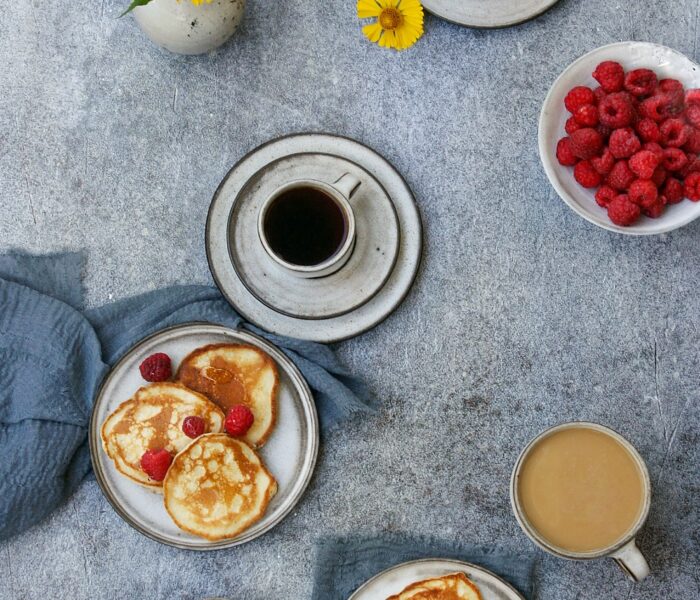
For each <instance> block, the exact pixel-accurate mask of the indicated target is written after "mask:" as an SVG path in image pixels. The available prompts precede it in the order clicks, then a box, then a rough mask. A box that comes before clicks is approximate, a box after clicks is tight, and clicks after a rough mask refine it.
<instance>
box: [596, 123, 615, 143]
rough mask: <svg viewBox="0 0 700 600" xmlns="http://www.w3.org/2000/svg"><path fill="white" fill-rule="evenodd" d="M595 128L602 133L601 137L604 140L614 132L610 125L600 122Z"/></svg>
mask: <svg viewBox="0 0 700 600" xmlns="http://www.w3.org/2000/svg"><path fill="white" fill-rule="evenodd" d="M595 130H596V131H597V132H598V133H599V134H600V137H602V138H603V140H607V139H608V138H609V137H610V134H611V133H612V129H610V127H608V126H607V125H603V124H601V123H598V125H597V126H596V128H595Z"/></svg>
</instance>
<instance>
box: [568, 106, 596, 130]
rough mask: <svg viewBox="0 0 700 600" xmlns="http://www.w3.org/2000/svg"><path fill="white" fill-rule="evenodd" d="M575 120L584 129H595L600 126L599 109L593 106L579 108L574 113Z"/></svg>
mask: <svg viewBox="0 0 700 600" xmlns="http://www.w3.org/2000/svg"><path fill="white" fill-rule="evenodd" d="M574 119H576V122H577V123H579V124H580V125H583V126H584V127H595V126H596V125H597V124H598V109H597V108H596V107H595V106H594V105H593V104H584V105H583V106H579V107H578V108H577V109H576V112H575V113H574Z"/></svg>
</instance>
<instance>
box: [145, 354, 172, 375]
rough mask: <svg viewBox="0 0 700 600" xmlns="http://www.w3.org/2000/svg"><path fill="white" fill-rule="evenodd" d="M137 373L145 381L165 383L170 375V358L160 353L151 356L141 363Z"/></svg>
mask: <svg viewBox="0 0 700 600" xmlns="http://www.w3.org/2000/svg"><path fill="white" fill-rule="evenodd" d="M139 371H141V377H143V378H144V379H145V380H146V381H167V380H168V379H170V376H171V375H172V367H171V364H170V357H169V356H168V355H167V354H163V353H162V352H157V353H156V354H151V356H149V357H148V358H147V359H146V360H144V361H143V362H142V363H141V366H140V367H139Z"/></svg>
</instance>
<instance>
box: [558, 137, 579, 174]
mask: <svg viewBox="0 0 700 600" xmlns="http://www.w3.org/2000/svg"><path fill="white" fill-rule="evenodd" d="M557 160H558V161H559V164H560V165H564V166H565V167H573V166H574V165H575V164H576V162H577V158H576V157H575V156H574V153H573V152H572V151H571V140H570V139H569V138H568V137H564V138H561V139H560V140H559V141H558V142H557Z"/></svg>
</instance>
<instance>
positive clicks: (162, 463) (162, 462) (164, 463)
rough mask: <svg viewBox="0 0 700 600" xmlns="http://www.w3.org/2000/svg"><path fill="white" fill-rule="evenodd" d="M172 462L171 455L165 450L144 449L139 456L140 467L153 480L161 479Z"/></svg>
mask: <svg viewBox="0 0 700 600" xmlns="http://www.w3.org/2000/svg"><path fill="white" fill-rule="evenodd" d="M172 462H173V456H172V454H170V452H168V451H167V450H165V449H163V448H160V449H157V450H146V452H144V454H143V456H142V457H141V468H142V469H143V471H144V473H146V475H148V476H149V477H150V478H151V479H153V481H163V479H165V474H166V473H167V472H168V469H169V468H170V463H172Z"/></svg>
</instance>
